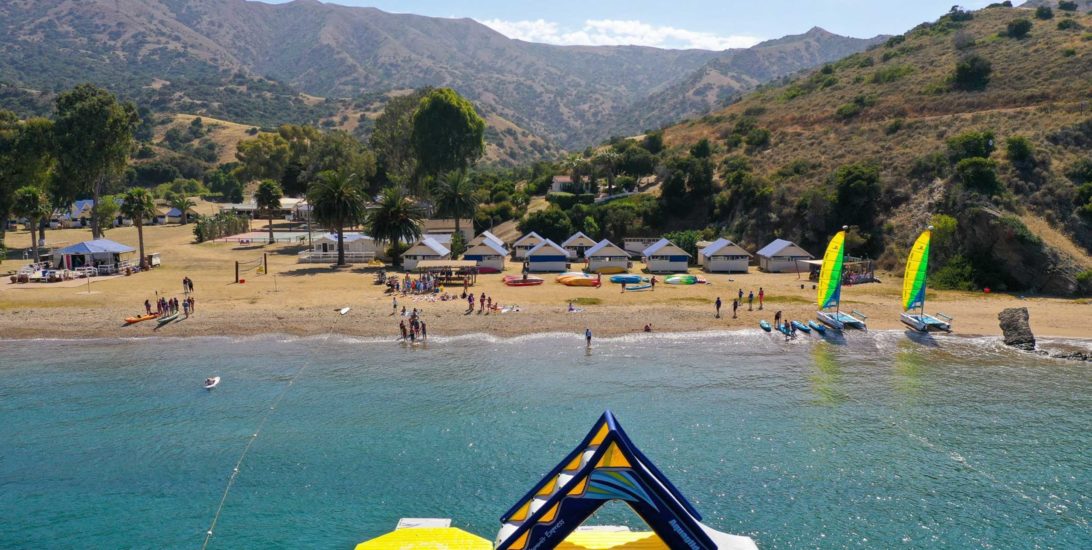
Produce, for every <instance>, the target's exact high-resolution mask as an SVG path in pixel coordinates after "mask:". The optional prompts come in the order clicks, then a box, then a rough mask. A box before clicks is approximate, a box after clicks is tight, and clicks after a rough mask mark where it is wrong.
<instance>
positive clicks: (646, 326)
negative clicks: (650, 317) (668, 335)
mask: <svg viewBox="0 0 1092 550" xmlns="http://www.w3.org/2000/svg"><path fill="white" fill-rule="evenodd" d="M645 332H652V323H648V324H646V325H645Z"/></svg>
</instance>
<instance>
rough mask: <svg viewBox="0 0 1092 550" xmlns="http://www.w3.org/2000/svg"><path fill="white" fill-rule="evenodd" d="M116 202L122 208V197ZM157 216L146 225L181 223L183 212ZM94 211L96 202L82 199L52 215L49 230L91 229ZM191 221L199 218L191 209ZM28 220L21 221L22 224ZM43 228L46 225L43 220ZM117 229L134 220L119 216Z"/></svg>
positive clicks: (159, 212) (167, 211)
mask: <svg viewBox="0 0 1092 550" xmlns="http://www.w3.org/2000/svg"><path fill="white" fill-rule="evenodd" d="M114 202H115V203H116V204H117V205H118V206H121V205H122V203H123V200H122V198H121V197H115V198H114ZM156 210H157V214H156V216H155V217H154V218H152V219H150V220H146V221H145V222H144V223H145V224H149V225H162V224H167V223H181V222H182V211H181V210H179V209H177V208H171V207H162V206H160V207H157V208H156ZM93 211H94V201H92V200H91V199H86V200H84V199H81V200H77V201H74V202H73V203H72V204H70V205H68V207H67V208H57V209H55V210H53V212H51V213H50V216H49V221H48V224H49V228H50V229H81V228H85V227H91V217H92V214H93ZM186 214H187V216H188V217H189V219H191V220H192V219H195V218H196V217H197V216H198V213H197V211H195V210H194V209H192V208H191V209H189V210H188V211H187V212H186ZM25 221H26V220H20V222H21V223H23V222H25ZM42 223H43V226H44V224H45V223H46V222H45V220H43V222H42ZM112 225H114V226H115V227H121V226H130V225H133V220H130V219H129V218H126V217H125V216H122V215H120V214H119V215H118V216H117V217H116V218H115V219H114V221H113V224H112Z"/></svg>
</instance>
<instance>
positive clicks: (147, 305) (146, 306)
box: [144, 300, 152, 315]
mask: <svg viewBox="0 0 1092 550" xmlns="http://www.w3.org/2000/svg"><path fill="white" fill-rule="evenodd" d="M144 311H145V312H147V313H148V315H151V314H152V303H151V302H149V301H148V300H144Z"/></svg>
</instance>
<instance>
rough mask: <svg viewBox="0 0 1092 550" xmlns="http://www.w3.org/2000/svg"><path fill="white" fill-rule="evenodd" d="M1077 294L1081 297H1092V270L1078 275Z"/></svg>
mask: <svg viewBox="0 0 1092 550" xmlns="http://www.w3.org/2000/svg"><path fill="white" fill-rule="evenodd" d="M1077 293H1078V294H1080V295H1081V296H1089V295H1092V269H1089V270H1085V271H1082V272H1080V273H1078V274H1077Z"/></svg>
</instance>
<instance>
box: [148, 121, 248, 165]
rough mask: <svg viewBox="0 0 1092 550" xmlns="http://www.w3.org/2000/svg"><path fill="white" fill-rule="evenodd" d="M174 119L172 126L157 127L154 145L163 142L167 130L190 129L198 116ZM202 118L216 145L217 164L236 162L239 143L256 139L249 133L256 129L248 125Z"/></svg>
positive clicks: (209, 137) (208, 137)
mask: <svg viewBox="0 0 1092 550" xmlns="http://www.w3.org/2000/svg"><path fill="white" fill-rule="evenodd" d="M172 118H173V122H171V123H170V124H164V125H161V126H157V127H156V131H155V136H154V138H153V142H154V143H160V142H162V141H163V136H164V135H165V134H166V133H167V130H169V129H171V128H185V127H188V126H189V125H190V123H192V122H193V120H194V119H195V118H198V116H197V115H187V114H179V115H174V117H172ZM200 118H201V121H202V123H203V125H204V126H205V128H207V129H208V134H206V136H205V137H206V138H207V139H209V140H210V141H212V142H213V143H215V144H216V152H217V160H216V162H217V163H220V164H222V163H227V162H234V161H235V152H236V150H237V149H238V146H239V142H240V141H243V140H247V139H254V135H252V134H250V133H249V132H251V131H252V128H254V127H253V126H250V125H248V124H239V123H236V122H230V121H227V120H220V119H216V118H209V117H205V116H203V117H200Z"/></svg>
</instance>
